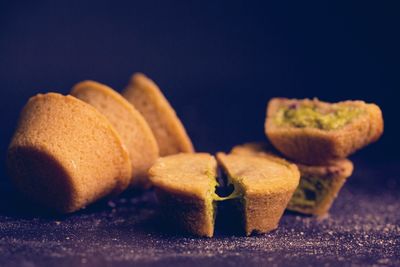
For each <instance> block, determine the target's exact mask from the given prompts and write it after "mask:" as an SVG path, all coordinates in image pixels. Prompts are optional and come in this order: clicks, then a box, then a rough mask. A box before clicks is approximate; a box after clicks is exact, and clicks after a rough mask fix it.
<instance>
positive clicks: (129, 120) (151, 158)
mask: <svg viewBox="0 0 400 267" xmlns="http://www.w3.org/2000/svg"><path fill="white" fill-rule="evenodd" d="M71 95H73V96H75V97H77V98H79V99H81V100H83V101H85V102H86V103H88V104H90V105H92V106H93V107H95V108H96V109H97V110H98V111H100V112H101V113H102V114H103V115H104V116H106V117H107V119H108V120H109V121H110V122H111V124H112V125H113V126H114V128H115V129H116V130H117V132H118V133H119V135H120V136H121V138H122V141H123V142H124V145H125V147H126V148H127V150H128V152H129V157H130V159H131V164H132V170H133V171H132V177H131V182H130V184H131V186H136V187H142V188H147V187H149V186H150V183H149V181H148V175H147V172H148V170H149V168H150V167H151V166H152V165H153V163H154V162H155V161H156V159H157V158H158V145H157V141H156V139H155V137H154V135H153V133H152V131H151V129H150V127H149V125H148V124H147V122H146V120H145V119H144V118H143V117H142V115H141V114H140V113H139V112H138V111H137V110H136V109H135V108H134V107H133V106H132V105H131V104H130V103H129V102H128V101H127V100H126V99H125V98H123V97H122V96H121V95H120V94H119V93H117V92H116V91H114V90H113V89H111V88H110V87H108V86H106V85H104V84H101V83H98V82H94V81H83V82H80V83H78V84H76V85H75V86H74V87H73V88H72V90H71Z"/></svg>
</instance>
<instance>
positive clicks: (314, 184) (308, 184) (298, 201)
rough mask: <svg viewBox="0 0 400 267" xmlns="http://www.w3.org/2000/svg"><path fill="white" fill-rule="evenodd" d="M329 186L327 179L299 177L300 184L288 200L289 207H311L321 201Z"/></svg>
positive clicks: (329, 182)
mask: <svg viewBox="0 0 400 267" xmlns="http://www.w3.org/2000/svg"><path fill="white" fill-rule="evenodd" d="M330 187H331V181H330V180H329V179H320V178H315V177H301V179H300V184H299V186H298V187H297V189H296V191H295V192H294V194H293V196H292V198H291V200H290V202H289V207H291V208H295V207H299V208H309V209H312V208H314V207H316V206H317V205H318V204H319V203H320V202H321V201H323V199H324V198H325V196H326V193H327V192H328V191H329V189H330Z"/></svg>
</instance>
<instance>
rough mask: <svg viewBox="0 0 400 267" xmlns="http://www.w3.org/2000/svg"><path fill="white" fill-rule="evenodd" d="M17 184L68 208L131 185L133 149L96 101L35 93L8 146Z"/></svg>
mask: <svg viewBox="0 0 400 267" xmlns="http://www.w3.org/2000/svg"><path fill="white" fill-rule="evenodd" d="M7 161H8V168H9V172H10V174H11V177H12V179H13V182H14V184H15V186H16V187H17V189H18V190H19V191H20V192H22V193H23V194H24V195H25V196H26V197H27V198H29V199H30V200H32V201H33V202H35V203H38V204H40V206H42V207H46V208H48V209H49V210H51V211H56V212H61V213H68V212H73V211H76V210H79V209H80V208H82V207H84V206H86V205H88V204H90V203H92V202H94V201H96V200H98V199H100V198H102V197H104V196H106V195H109V194H111V193H119V192H121V191H123V190H124V189H126V188H127V186H128V185H129V182H130V179H131V175H132V167H131V164H130V161H129V155H128V152H127V151H126V150H125V147H124V145H123V143H122V140H121V138H120V136H119V135H118V133H117V132H116V130H115V129H114V127H113V126H112V125H111V123H110V122H109V121H108V120H107V118H106V117H104V116H103V115H102V114H101V113H100V112H98V111H97V110H96V109H95V108H93V107H92V106H90V105H88V104H86V103H85V102H83V101H81V100H79V99H77V98H75V97H72V96H64V95H60V94H56V93H48V94H39V95H36V96H34V97H32V98H31V99H30V100H29V101H28V103H27V104H26V105H25V107H24V109H23V110H22V112H21V115H20V118H19V123H18V127H17V129H16V132H15V134H14V136H13V138H12V141H11V143H10V145H9V148H8V158H7Z"/></svg>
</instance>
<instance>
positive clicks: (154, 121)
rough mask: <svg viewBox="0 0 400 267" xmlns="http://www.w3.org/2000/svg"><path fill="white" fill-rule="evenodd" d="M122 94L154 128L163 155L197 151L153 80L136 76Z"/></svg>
mask: <svg viewBox="0 0 400 267" xmlns="http://www.w3.org/2000/svg"><path fill="white" fill-rule="evenodd" d="M122 95H123V96H124V97H125V98H126V99H127V100H128V101H129V102H130V103H131V104H133V106H134V107H135V108H136V109H137V110H138V111H139V112H140V113H141V114H142V115H143V117H144V118H145V119H146V121H147V123H148V124H149V125H150V128H151V130H152V131H153V133H154V136H155V137H156V139H157V142H158V146H159V148H160V156H168V155H173V154H177V153H181V152H182V153H192V152H194V148H193V145H192V141H191V140H190V138H189V136H188V134H187V133H186V130H185V128H184V126H183V124H182V122H181V121H180V120H179V118H178V116H177V115H176V113H175V110H174V109H173V108H172V106H171V105H170V103H169V102H168V100H167V99H166V98H165V96H164V95H163V93H162V92H161V90H160V89H159V88H158V86H157V85H156V84H155V83H154V82H153V81H152V80H150V79H149V78H147V77H146V76H145V75H143V74H141V73H136V74H134V75H133V76H132V78H131V81H130V83H129V85H128V86H127V87H126V89H125V90H124V91H123V92H122Z"/></svg>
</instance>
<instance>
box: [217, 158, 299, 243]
mask: <svg viewBox="0 0 400 267" xmlns="http://www.w3.org/2000/svg"><path fill="white" fill-rule="evenodd" d="M276 158H277V157H268V156H266V157H260V156H253V155H237V154H229V155H227V154H224V153H218V154H217V160H218V163H219V164H220V166H221V167H222V168H223V169H224V170H225V171H226V173H227V174H228V176H229V177H230V178H231V180H232V182H233V183H234V185H235V187H236V186H239V187H240V190H241V191H242V193H243V205H244V219H245V232H246V234H247V235H250V234H251V233H253V232H256V233H266V232H268V231H271V230H273V229H275V228H276V227H277V226H278V223H279V220H280V218H281V217H282V214H283V212H284V210H285V208H286V205H287V203H288V202H289V200H290V198H291V196H292V194H293V192H294V190H295V189H296V187H297V185H298V183H299V179H300V173H299V170H298V169H297V167H296V165H294V164H290V163H288V162H287V161H284V160H280V161H277V160H276Z"/></svg>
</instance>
